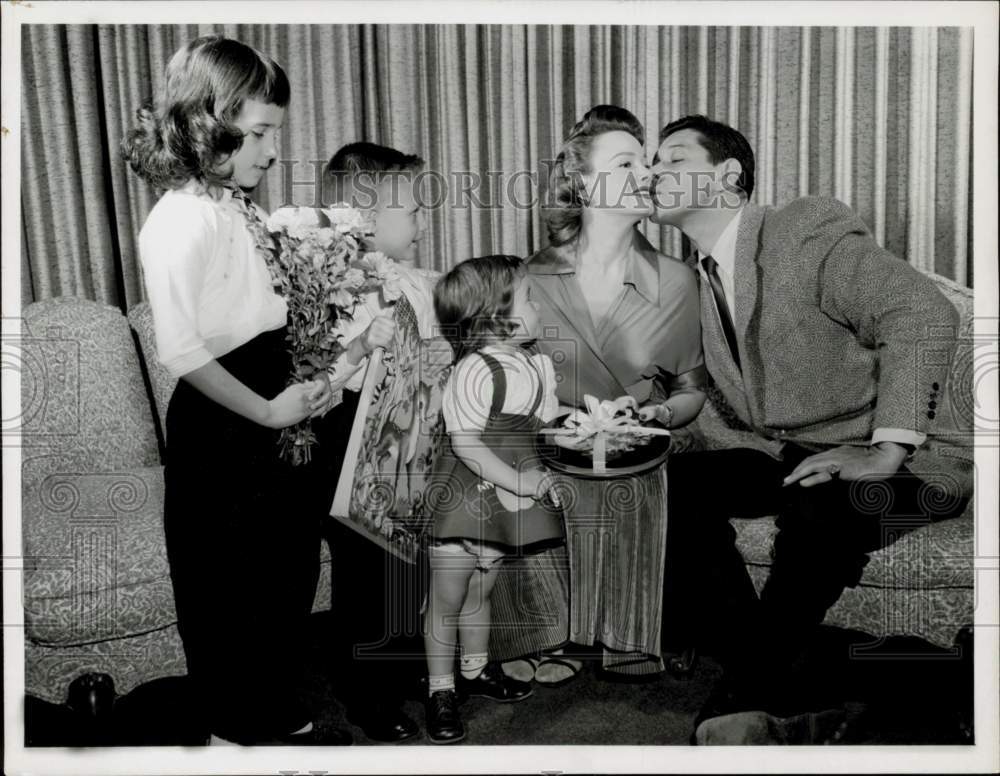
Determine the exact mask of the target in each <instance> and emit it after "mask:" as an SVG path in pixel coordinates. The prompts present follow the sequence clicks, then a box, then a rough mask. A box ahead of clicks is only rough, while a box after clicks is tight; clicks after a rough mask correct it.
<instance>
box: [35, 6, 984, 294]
mask: <svg viewBox="0 0 1000 776" xmlns="http://www.w3.org/2000/svg"><path fill="white" fill-rule="evenodd" d="M23 30H24V38H23V43H22V48H23V71H22V85H23V91H22V129H23V138H24V139H23V144H22V170H23V172H22V191H21V196H22V212H23V230H22V252H23V256H22V274H23V286H24V299H25V301H30V300H32V299H41V298H46V297H50V296H58V295H77V296H83V297H88V298H92V299H97V300H99V301H103V302H107V303H110V304H117V305H120V306H122V307H123V308H127V307H129V306H131V305H132V304H134V303H136V302H137V301H139V300H141V299H142V298H143V289H142V282H141V277H140V273H139V267H138V256H137V245H136V236H137V234H138V231H139V229H140V228H141V226H142V223H143V220H144V219H145V217H146V215H147V214H148V212H149V210H150V208H151V207H152V205H153V204H154V202H155V196H156V195H155V193H154V192H152V191H151V190H149V188H148V187H147V186H146V185H145V184H144V183H142V182H141V181H140V180H139V179H137V178H136V177H135V176H134V175H133V174H132V172H131V171H130V170H128V169H127V168H126V166H125V164H124V163H123V162H122V161H121V158H120V156H119V154H118V145H119V143H120V141H121V138H122V136H123V135H124V133H125V132H126V131H127V130H128V129H129V128H130V127H131V126H132V123H133V116H134V113H135V110H136V108H137V107H139V105H141V104H142V103H143V102H144V101H146V100H148V99H150V97H151V96H152V94H153V93H154V92H155V91H156V90H157V89H158V88H159V87H160V85H161V83H162V80H163V74H164V68H165V66H166V63H167V61H168V59H169V57H170V56H171V55H172V54H173V52H174V51H176V50H177V49H178V48H180V47H181V46H183V45H184V44H186V43H187V42H189V41H190V40H192V39H193V38H195V37H197V36H198V35H202V34H205V33H208V32H221V33H223V34H225V35H228V36H231V37H235V38H238V39H240V40H243V41H245V42H246V43H249V44H250V45H253V46H255V47H257V48H259V49H261V50H262V51H265V52H267V53H268V54H270V55H271V56H273V57H274V58H275V59H276V60H277V61H278V62H280V63H281V64H282V65H283V66H284V67H285V69H286V71H287V73H288V76H289V79H290V81H291V84H292V102H291V104H290V106H289V110H288V112H287V117H286V122H285V127H284V129H283V130H282V133H281V138H280V154H281V158H282V159H283V160H285V161H286V164H287V169H288V170H291V171H292V173H293V175H291V176H284V175H283V172H282V169H281V168H277V169H275V170H273V171H272V172H271V173H269V175H268V177H267V178H266V181H265V183H264V184H262V185H261V187H260V188H259V190H258V191H257V192H256V193H255V197H256V198H257V199H258V201H259V202H260V203H261V204H262V205H264V206H265V207H267V208H273V207H276V206H278V205H279V204H283V203H284V202H285V200H286V199H287V198H288V195H287V192H288V191H289V190H290V191H291V193H292V199H293V201H294V202H296V203H297V204H309V203H310V202H311V201H312V199H313V187H312V183H311V181H312V180H313V178H314V177H315V171H314V168H313V166H312V162H314V161H315V162H316V163H317V164H319V165H322V163H323V162H325V160H327V159H328V158H329V157H330V155H331V154H332V153H333V152H334V151H335V150H336V149H337V148H338V147H339V146H340V145H342V144H344V143H347V142H351V141H355V140H369V141H373V142H377V143H384V144H387V145H392V146H394V147H396V148H399V149H400V150H403V151H406V152H413V153H418V154H420V155H421V156H423V157H424V158H425V159H426V160H427V164H428V170H429V171H432V173H433V175H428V176H426V177H425V179H424V186H423V189H422V191H423V193H424V196H425V200H426V201H428V202H429V204H432V205H434V207H432V208H431V209H430V210H429V213H428V215H429V219H428V230H427V234H426V236H425V239H424V241H423V243H422V246H421V254H420V262H421V264H423V265H424V266H432V267H436V268H439V269H444V268H447V267H449V266H452V265H453V264H455V263H456V262H458V261H460V260H462V259H464V258H467V257H469V256H475V255H482V254H486V253H511V254H516V255H520V256H526V255H528V254H529V253H531V252H533V251H534V250H537V249H538V248H539V247H541V246H542V245H543V244H544V226H543V224H542V222H541V218H540V212H539V209H538V207H537V199H538V197H539V193H540V190H543V189H544V180H545V178H546V175H547V169H548V168H547V162H549V161H550V160H552V159H553V158H554V156H555V154H556V153H557V151H558V147H559V144H560V143H561V141H562V140H563V138H564V137H565V135H566V133H567V132H568V130H569V129H570V127H572V125H573V124H574V123H575V122H576V121H577V120H578V119H579V118H580V116H582V114H583V113H584V112H585V111H586V110H587V109H588V108H590V107H591V106H592V105H595V104H598V103H614V104H617V105H621V106H623V107H626V108H628V109H629V110H631V111H632V112H633V113H635V114H636V115H637V116H638V117H639V118H640V120H641V121H642V122H643V123H644V124H645V126H646V131H647V136H648V140H647V145H648V148H649V152H650V155H652V151H653V149H654V147H655V144H656V138H657V134H658V132H659V129H660V128H661V127H662V126H663V125H665V124H666V123H668V122H669V121H670V120H671V119H674V118H677V117H680V116H683V115H686V114H689V113H695V112H698V113H706V114H708V115H710V116H712V117H714V118H717V119H720V120H722V121H725V122H727V123H729V124H732V125H733V126H736V127H738V128H739V129H740V130H741V131H742V132H743V133H744V134H745V135H746V136H747V138H748V139H749V141H750V143H751V144H752V145H753V147H754V148H755V150H756V154H757V180H758V183H757V191H756V192H755V194H754V200H755V201H756V202H758V203H762V204H781V203H784V202H788V201H790V200H791V199H793V198H795V197H798V196H801V195H806V194H816V195H826V196H835V197H837V198H839V199H841V200H843V201H845V202H847V203H848V204H850V205H851V206H852V207H854V208H855V209H856V210H857V212H858V214H859V215H860V216H861V217H862V218H863V219H864V221H865V222H866V223H867V224H868V226H869V228H870V229H871V230H872V232H873V234H874V235H875V236H876V238H877V239H878V241H879V242H880V243H881V244H883V245H884V246H885V247H886V248H888V249H889V250H891V251H893V252H894V253H896V254H897V255H899V256H901V257H903V258H905V259H906V260H907V261H909V262H910V263H912V264H914V265H916V266H918V267H920V268H922V269H932V270H935V271H936V272H938V273H940V274H943V275H946V276H948V277H951V278H953V279H955V280H956V281H958V282H959V283H964V284H968V285H971V282H972V267H971V251H970V240H971V228H970V227H971V224H970V218H971V215H970V213H971V209H970V202H969V197H970V178H971V165H972V155H971V128H972V98H971V85H972V46H973V40H972V30H971V29H966V28H953V27H948V28H926V27H924V28H905V27H894V28H848V27H845V28H832V27H814V28H798V27H796V28H791V27H609V26H602V27H597V26H566V27H541V26H525V25H502V26H499V25H498V26H473V25H467V26H458V25H442V26H426V25H381V26H369V25H351V26H347V25H294V26H292V25H226V26H212V25H186V26H115V25H101V26H86V25H79V26H66V25H45V26H43V25H31V26H26V27H24V28H23ZM293 163H294V164H293ZM286 178H287V179H286ZM292 184H294V185H292ZM463 191H469V192H471V193H470V194H466V195H463V193H462V192H463ZM644 229H645V230H646V231H647V234H648V235H649V236H650V238H651V239H652V241H653V242H654V244H657V245H659V246H660V247H661V248H662V249H663V250H664V251H665V252H667V253H671V254H673V255H680V254H681V251H682V247H683V246H682V244H681V238H680V235H679V234H678V233H677V232H676V231H674V230H672V229H663V230H661V229H660V228H658V227H655V226H652V225H646V226H645V227H644Z"/></svg>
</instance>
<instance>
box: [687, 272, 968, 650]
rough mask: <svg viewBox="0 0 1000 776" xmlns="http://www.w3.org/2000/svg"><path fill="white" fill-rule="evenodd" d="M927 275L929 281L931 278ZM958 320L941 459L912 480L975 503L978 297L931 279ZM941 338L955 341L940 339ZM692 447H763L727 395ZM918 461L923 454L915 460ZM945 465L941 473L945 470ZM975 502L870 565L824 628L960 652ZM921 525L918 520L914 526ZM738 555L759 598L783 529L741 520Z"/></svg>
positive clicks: (698, 429) (714, 403)
mask: <svg viewBox="0 0 1000 776" xmlns="http://www.w3.org/2000/svg"><path fill="white" fill-rule="evenodd" d="M928 274H930V273H928ZM930 276H931V277H932V279H933V280H934V281H935V282H936V283H937V285H938V288H939V290H940V291H941V292H942V293H943V294H944V295H945V296H946V297H947V298H948V299H949V300H950V301H951V302H952V303H953V304H954V305H955V307H956V308H957V309H958V311H959V313H960V315H961V325H960V331H959V333H958V335H959V345H958V351H957V353H956V357H955V359H954V361H953V364H952V369H951V373H950V375H949V378H948V383H947V385H946V386H945V387H944V389H943V391H942V395H941V398H940V400H939V401H938V409H937V418H936V424H937V425H936V427H935V433H934V434H933V437H932V438H931V439H930V440H929V442H928V445H933V446H934V447H935V448H936V449H937V452H938V455H937V456H936V457H934V458H933V460H934V461H935V462H931V460H932V458H931V457H928V456H925V457H924V458H922V459H921V458H919V457H918V458H917V459H916V460H915V461H914V463H913V466H912V468H913V470H914V471H919V472H921V473H925V474H927V475H928V477H929V478H930V479H932V480H936V481H937V482H939V483H941V484H944V485H946V486H948V487H949V488H953V489H956V490H958V491H961V492H962V493H963V494H965V495H971V494H972V491H973V478H974V473H975V469H974V466H973V455H972V453H973V444H972V432H973V428H974V403H973V399H972V395H973V385H972V378H973V374H972V372H973V370H972V369H971V365H972V363H973V356H974V353H973V348H974V340H973V337H972V313H973V309H972V308H973V304H972V300H973V297H972V291H971V290H970V289H968V288H964V287H962V286H959V285H957V284H955V283H954V282H952V281H950V280H948V279H946V278H943V277H940V276H937V275H932V274H931V275H930ZM941 334H942V335H945V336H946V335H948V334H949V333H946V332H942V333H941ZM709 395H710V399H711V400H710V401H709V402H707V403H706V405H705V409H704V410H703V411H702V413H701V415H700V416H699V418H698V420H697V421H696V423H695V424H693V426H694V427H693V429H692V432H693V434H692V436H693V438H692V439H691V440H690V444H693V445H698V446H701V445H704V446H705V447H707V448H709V449H721V448H728V447H760V446H761V445H759V444H758V442H757V441H756V440H755V438H754V437H753V436H752V435H751V434H750V433H749V432H748V431H747V430H746V429H745V427H744V428H742V429H741V428H739V426H740V425H741V424H740V423H739V421H738V420H737V419H736V418H735V415H734V414H733V413H732V410H730V409H729V408H728V407H726V406H725V404H724V399H722V397H721V394H718V392H714V391H710V394H709ZM918 455H919V454H918ZM942 462H943V463H942ZM972 502H973V500H972V499H970V502H969V505H968V507H967V508H966V510H965V512H964V513H963V514H962V515H961V516H960V517H957V518H954V519H951V520H945V521H941V522H939V523H935V524H930V525H923V526H922V527H918V528H917V529H916V530H914V531H912V532H911V533H908V534H906V535H904V536H903V537H902V538H900V539H899V540H898V541H896V542H894V543H892V544H890V545H889V546H887V547H886V548H884V549H882V550H880V551H878V552H875V553H873V554H872V555H871V561H870V563H869V564H868V566H867V567H866V568H865V571H864V574H863V576H862V579H861V582H860V584H858V586H857V587H854V588H848V589H846V590H845V591H844V593H843V595H842V596H841V597H840V599H839V600H838V601H837V603H836V604H835V605H834V606H833V607H832V608H831V609H830V611H829V612H828V613H827V617H826V624H828V625H835V626H839V627H843V628H851V629H855V630H859V631H862V632H864V633H867V634H871V635H872V636H873V640H872V644H871V647H873V648H874V647H876V646H877V645H878V644H879V643H880V642H881V641H882V640H883V639H885V638H887V637H889V636H900V635H906V636H917V637H919V638H922V639H924V640H925V641H927V642H930V643H931V644H933V645H936V646H939V647H942V648H945V649H954V648H955V640H956V636H957V635H958V634H959V631H960V630H962V629H963V628H965V627H967V626H971V625H972V623H973V608H974V605H975V594H974V589H973V581H974V574H975V572H974V569H973V556H974V551H975V548H974V542H973V526H974V523H973V503H972ZM915 520H916V521H917V522H918V523H919V518H915ZM732 522H733V525H734V526H735V528H736V532H737V546H738V547H739V549H740V551H741V552H742V553H743V557H744V560H745V561H746V563H747V567H748V570H749V572H750V576H751V578H752V579H753V581H754V584H755V586H756V587H757V590H758V592H759V591H760V589H761V587H762V586H763V584H764V581H765V580H766V579H767V575H768V573H769V570H770V564H771V548H772V545H773V541H774V535H775V533H776V529H775V526H774V520H773V519H768V518H764V519H759V520H740V519H734V520H733V521H732Z"/></svg>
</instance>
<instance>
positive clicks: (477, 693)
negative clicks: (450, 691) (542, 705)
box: [455, 663, 532, 703]
mask: <svg viewBox="0 0 1000 776" xmlns="http://www.w3.org/2000/svg"><path fill="white" fill-rule="evenodd" d="M455 687H456V689H457V690H458V696H459V699H460V700H465V698H469V697H472V698H489V699H490V700H494V701H497V702H498V703H516V702H517V701H523V700H524V699H525V698H527V697H528V696H529V695H531V693H532V689H531V685H530V684H528V683H527V682H521V681H518V680H517V679H511V678H510V677H509V676H507V674H505V673H504V672H503V669H502V668H501V667H500V664H499V663H487V664H486V666H485V667H484V668H483V671H482V673H480V674H479V676H477V677H476V678H475V679H466V678H465V677H464V676H462V675H461V674H459V676H458V680H457V682H456V684H455Z"/></svg>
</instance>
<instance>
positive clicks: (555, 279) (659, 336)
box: [528, 235, 704, 406]
mask: <svg viewBox="0 0 1000 776" xmlns="http://www.w3.org/2000/svg"><path fill="white" fill-rule="evenodd" d="M635 245H636V248H637V251H636V253H638V255H635V253H633V255H632V256H631V258H630V259H629V262H628V264H627V265H626V267H625V273H624V278H623V281H622V289H621V293H620V295H619V296H618V298H617V299H616V300H615V301H614V302H613V303H612V305H611V307H610V308H609V309H608V312H607V314H606V315H605V317H604V318H603V319H602V320H600V321H597V322H594V321H593V320H592V319H591V314H590V311H589V308H588V306H587V301H586V299H584V297H583V290H582V288H581V287H580V284H579V282H578V281H577V279H576V270H575V266H574V264H573V263H572V262H571V261H570V259H569V258H568V257H567V256H566V255H565V254H564V252H563V251H561V250H559V249H554V248H546V249H545V250H542V251H540V252H538V253H536V254H535V255H533V256H532V257H531V258H530V259H529V260H528V262H529V263H528V273H529V274H528V277H529V278H530V280H531V283H532V289H531V294H532V298H533V300H534V301H535V302H536V303H538V305H539V307H540V309H539V328H540V331H541V332H542V336H541V337H540V338H539V340H538V345H539V348H540V349H541V350H542V352H544V353H546V354H548V355H549V356H551V358H552V360H553V361H554V362H555V364H556V372H557V374H558V376H559V387H558V390H557V393H558V396H559V400H560V401H561V402H563V403H564V404H570V405H573V406H582V405H583V397H584V395H585V394H591V395H593V396H595V397H597V398H598V399H615V398H618V396H621V395H622V394H623V393H628V394H629V395H631V396H633V397H635V399H636V400H637V401H639V402H640V403H642V402H645V401H648V400H650V399H651V398H652V393H653V386H654V382H655V381H656V380H661V381H665V382H669V381H670V380H671V378H673V377H677V376H679V375H684V374H685V373H688V372H691V371H692V370H694V369H697V368H699V367H701V366H702V365H703V363H704V360H703V357H702V351H701V322H700V318H699V314H700V310H699V300H698V286H697V279H696V277H695V274H694V272H693V271H692V270H691V269H690V268H689V267H687V266H685V265H684V264H683V263H681V262H680V261H677V260H676V259H671V258H669V257H667V256H664V255H663V254H660V253H658V252H657V251H655V250H654V249H653V248H652V247H651V246H649V244H648V243H646V242H645V240H644V239H643V238H641V237H639V236H638V235H637V238H636V243H635Z"/></svg>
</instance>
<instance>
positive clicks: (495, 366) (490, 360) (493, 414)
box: [479, 351, 545, 420]
mask: <svg viewBox="0 0 1000 776" xmlns="http://www.w3.org/2000/svg"><path fill="white" fill-rule="evenodd" d="M479 355H480V357H481V358H482V359H483V361H485V362H486V365H487V366H488V367H489V368H490V372H491V373H492V375H493V403H492V406H491V407H490V420H495V419H496V418H498V417H500V415H501V414H502V413H503V405H504V402H506V401H507V375H506V374H504V371H503V365H502V364H501V363H500V362H499V361H497V359H495V358H494V357H493V356H491V355H490V354H489V353H483V352H482V351H479ZM527 361H528V366H530V367H531V368H532V370H533V371H534V372H535V374H536V375H538V385H539V390H537V391H536V392H535V400H534V403H533V404H532V405H531V409H530V410H528V415H534V414H535V413H536V412H537V411H538V407H539V405H541V403H542V399H543V393H544V389H545V386H544V384H543V381H542V375H541V373H540V372H539V371H538V368H537V367H536V366H535V365H534V364H533V363H531V359H530V358H529V359H527Z"/></svg>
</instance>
